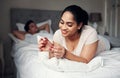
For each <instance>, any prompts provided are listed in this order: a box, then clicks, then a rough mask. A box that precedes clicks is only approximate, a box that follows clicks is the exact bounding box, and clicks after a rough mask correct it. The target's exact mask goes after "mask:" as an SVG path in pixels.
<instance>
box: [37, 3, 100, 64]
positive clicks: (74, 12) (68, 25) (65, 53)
mask: <svg viewBox="0 0 120 78" xmlns="http://www.w3.org/2000/svg"><path fill="white" fill-rule="evenodd" d="M87 23H88V14H87V12H86V11H85V10H83V9H82V8H80V7H79V6H76V5H71V6H68V7H66V8H65V9H64V10H63V12H62V15H61V19H60V22H59V28H60V29H59V30H57V31H56V32H55V34H54V37H53V41H54V42H53V44H52V43H51V42H50V41H49V40H48V39H47V38H42V39H41V40H40V44H39V48H40V50H41V51H45V50H47V51H49V54H50V58H52V57H57V58H66V59H69V60H72V61H78V62H83V63H89V62H90V61H91V60H92V59H93V58H94V56H95V54H96V51H97V47H98V37H97V32H96V30H95V29H94V28H92V27H90V26H88V25H87Z"/></svg>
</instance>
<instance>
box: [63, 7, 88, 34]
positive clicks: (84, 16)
mask: <svg viewBox="0 0 120 78" xmlns="http://www.w3.org/2000/svg"><path fill="white" fill-rule="evenodd" d="M66 11H69V12H71V13H72V14H73V16H74V20H75V21H76V23H77V25H79V24H80V23H81V22H82V23H83V25H82V27H81V29H80V30H78V32H81V30H82V28H83V26H84V25H87V24H88V13H87V12H86V11H85V10H83V9H82V8H81V7H79V6H77V5H70V6H68V7H66V8H65V9H64V10H63V12H62V14H61V16H62V15H63V14H64V12H66Z"/></svg>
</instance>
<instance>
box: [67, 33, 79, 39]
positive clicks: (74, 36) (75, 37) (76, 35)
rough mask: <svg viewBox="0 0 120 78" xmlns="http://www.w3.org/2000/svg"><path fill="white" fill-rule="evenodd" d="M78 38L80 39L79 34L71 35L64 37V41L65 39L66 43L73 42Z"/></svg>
mask: <svg viewBox="0 0 120 78" xmlns="http://www.w3.org/2000/svg"><path fill="white" fill-rule="evenodd" d="M79 38H80V33H76V34H74V35H72V36H69V37H66V38H65V39H66V40H67V41H75V40H77V39H79Z"/></svg>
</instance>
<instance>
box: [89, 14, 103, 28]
mask: <svg viewBox="0 0 120 78" xmlns="http://www.w3.org/2000/svg"><path fill="white" fill-rule="evenodd" d="M89 21H90V22H92V23H93V27H94V28H95V29H96V30H97V27H98V25H97V23H98V22H101V21H102V18H101V13H97V12H95V13H90V15H89Z"/></svg>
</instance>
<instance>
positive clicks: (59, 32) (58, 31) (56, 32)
mask: <svg viewBox="0 0 120 78" xmlns="http://www.w3.org/2000/svg"><path fill="white" fill-rule="evenodd" d="M56 34H57V35H62V34H61V31H60V29H58V30H56V31H55V33H54V35H56Z"/></svg>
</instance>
